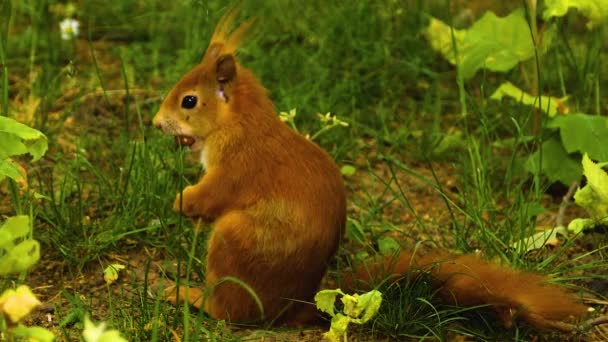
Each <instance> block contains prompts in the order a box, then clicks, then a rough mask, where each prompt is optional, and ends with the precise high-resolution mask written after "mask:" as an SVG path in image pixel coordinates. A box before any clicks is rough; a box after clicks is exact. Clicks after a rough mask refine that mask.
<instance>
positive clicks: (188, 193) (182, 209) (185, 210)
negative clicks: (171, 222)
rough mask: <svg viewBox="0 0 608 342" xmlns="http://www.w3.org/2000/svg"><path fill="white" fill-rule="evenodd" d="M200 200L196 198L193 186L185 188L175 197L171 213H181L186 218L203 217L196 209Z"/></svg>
mask: <svg viewBox="0 0 608 342" xmlns="http://www.w3.org/2000/svg"><path fill="white" fill-rule="evenodd" d="M199 201H200V199H199V198H198V196H196V189H195V187H194V186H192V185H189V186H187V187H186V188H185V189H184V190H183V191H182V192H181V193H178V194H177V196H175V201H174V202H173V211H175V212H176V213H181V214H182V215H184V216H186V217H198V216H203V215H202V213H201V212H200V210H199V209H200V208H198V204H199Z"/></svg>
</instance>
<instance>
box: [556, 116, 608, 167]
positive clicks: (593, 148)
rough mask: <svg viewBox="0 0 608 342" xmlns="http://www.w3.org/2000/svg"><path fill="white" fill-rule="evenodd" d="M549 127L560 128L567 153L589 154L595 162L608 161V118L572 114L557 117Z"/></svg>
mask: <svg viewBox="0 0 608 342" xmlns="http://www.w3.org/2000/svg"><path fill="white" fill-rule="evenodd" d="M547 127H549V128H559V131H560V136H561V138H562V143H563V145H564V147H565V149H566V152H568V153H573V152H579V153H581V154H582V153H588V154H589V156H590V157H591V158H593V159H595V160H599V161H608V148H606V147H607V146H608V117H605V116H598V115H587V114H580V113H577V114H570V115H566V116H559V117H556V118H555V119H553V120H551V121H550V122H549V123H548V124H547Z"/></svg>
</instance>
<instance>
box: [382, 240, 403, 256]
mask: <svg viewBox="0 0 608 342" xmlns="http://www.w3.org/2000/svg"><path fill="white" fill-rule="evenodd" d="M378 249H380V253H382V254H385V255H386V254H393V253H394V252H395V251H398V250H400V249H401V246H400V245H399V243H398V242H397V240H395V239H393V238H392V237H390V236H385V237H382V238H380V239H378Z"/></svg>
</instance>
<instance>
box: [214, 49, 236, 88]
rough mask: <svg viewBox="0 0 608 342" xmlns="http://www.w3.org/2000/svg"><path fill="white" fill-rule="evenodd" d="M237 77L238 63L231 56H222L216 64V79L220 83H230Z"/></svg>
mask: <svg viewBox="0 0 608 342" xmlns="http://www.w3.org/2000/svg"><path fill="white" fill-rule="evenodd" d="M235 77H236V61H235V59H234V56H233V55H231V54H228V55H222V56H220V57H219V58H218V59H217V62H216V79H217V81H218V83H228V82H230V81H232V80H233V79H234V78H235Z"/></svg>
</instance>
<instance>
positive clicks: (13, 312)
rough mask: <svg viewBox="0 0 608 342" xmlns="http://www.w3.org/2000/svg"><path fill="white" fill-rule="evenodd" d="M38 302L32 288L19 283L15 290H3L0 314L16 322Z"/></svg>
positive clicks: (38, 303)
mask: <svg viewBox="0 0 608 342" xmlns="http://www.w3.org/2000/svg"><path fill="white" fill-rule="evenodd" d="M40 304H41V303H40V301H39V300H38V298H36V296H35V295H34V294H33V293H32V290H30V288H29V287H28V286H27V285H21V286H19V287H18V288H17V289H16V290H12V289H10V290H6V291H4V293H3V294H2V296H0V314H2V315H4V316H5V317H8V319H9V321H10V322H12V323H18V322H19V321H21V320H22V319H23V318H24V317H25V316H27V315H29V314H30V312H32V310H34V309H35V308H36V307H38V306H39V305H40Z"/></svg>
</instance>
